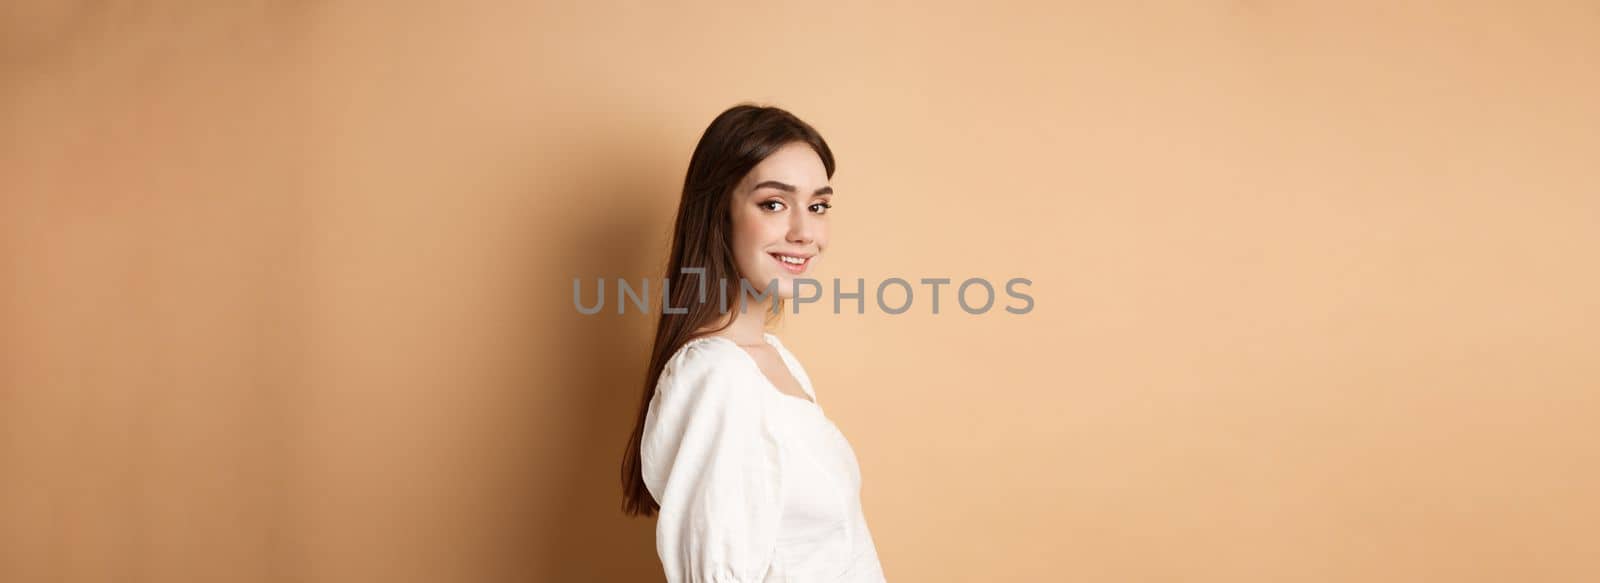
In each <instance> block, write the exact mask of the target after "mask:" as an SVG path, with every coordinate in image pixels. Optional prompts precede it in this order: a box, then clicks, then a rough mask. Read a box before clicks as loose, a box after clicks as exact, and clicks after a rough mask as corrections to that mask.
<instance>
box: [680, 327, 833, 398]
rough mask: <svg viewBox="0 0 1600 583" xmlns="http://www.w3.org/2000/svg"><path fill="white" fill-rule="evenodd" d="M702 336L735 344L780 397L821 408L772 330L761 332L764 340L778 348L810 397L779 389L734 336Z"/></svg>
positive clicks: (786, 367) (801, 387)
mask: <svg viewBox="0 0 1600 583" xmlns="http://www.w3.org/2000/svg"><path fill="white" fill-rule="evenodd" d="M702 338H707V339H711V340H721V341H723V342H727V343H728V344H731V345H733V347H734V348H737V349H738V350H739V354H740V355H742V356H744V361H745V362H746V363H748V364H749V365H750V366H751V368H754V369H756V375H757V376H760V377H761V382H762V383H763V384H765V385H767V388H768V389H771V390H772V392H773V393H775V394H777V395H778V396H779V397H783V398H785V399H794V400H796V401H799V402H801V403H805V404H807V405H811V406H812V407H817V408H821V407H822V406H821V405H818V404H817V401H816V398H817V396H816V394H815V393H813V392H812V390H811V387H808V386H806V384H805V382H804V381H801V380H800V375H799V373H796V372H795V370H794V367H792V366H789V359H788V358H787V355H785V354H784V353H783V352H784V351H783V348H782V347H780V346H779V345H778V343H777V342H776V341H777V336H775V335H773V334H772V333H771V332H762V333H761V340H762V342H766V343H767V345H768V346H771V347H773V348H775V349H777V350H778V360H779V361H782V362H783V369H784V370H786V371H789V376H791V377H794V380H795V382H796V383H799V384H800V390H801V392H804V393H805V394H806V396H807V397H810V398H809V399H803V398H800V397H799V396H797V395H791V394H789V393H785V392H783V389H779V388H778V385H777V384H776V383H773V382H772V379H771V378H769V377H767V373H766V371H763V370H761V363H760V362H758V361H756V357H754V356H752V355H751V354H750V353H749V351H746V350H745V349H744V347H743V346H740V345H739V343H738V342H734V341H733V339H732V338H727V337H724V336H703V337H702Z"/></svg>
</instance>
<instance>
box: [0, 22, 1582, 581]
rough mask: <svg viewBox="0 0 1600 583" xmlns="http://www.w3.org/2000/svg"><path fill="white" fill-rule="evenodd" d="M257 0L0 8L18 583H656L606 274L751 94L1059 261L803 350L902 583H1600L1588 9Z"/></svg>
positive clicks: (793, 322)
mask: <svg viewBox="0 0 1600 583" xmlns="http://www.w3.org/2000/svg"><path fill="white" fill-rule="evenodd" d="M220 4H222V3H212V2H190V3H177V2H167V3H129V2H94V3H88V2H80V3H51V2H22V3H20V4H19V3H17V2H7V3H5V6H4V8H0V23H3V28H0V57H3V62H0V66H3V70H0V71H3V72H0V127H3V128H4V131H3V133H0V136H3V140H4V141H3V142H0V148H3V149H0V192H3V193H4V197H3V202H0V244H3V253H0V262H3V263H0V266H3V269H4V271H3V272H0V273H3V278H4V280H3V286H0V343H3V344H0V358H3V361H0V368H3V371H4V375H3V377H0V379H3V385H0V580H3V581H16V582H24V581H26V582H33V581H72V582H76V581H135V582H144V581H150V582H155V581H162V582H165V581H340V582H344V581H427V582H437V581H651V580H659V565H658V563H657V562H656V558H655V555H654V548H653V542H652V541H653V538H652V537H653V532H652V528H653V523H652V522H651V521H648V520H628V519H625V518H623V517H622V516H621V515H620V514H619V513H618V511H617V506H618V503H619V499H618V496H619V494H618V489H617V486H616V481H617V478H616V475H617V467H618V461H619V460H618V456H619V455H620V451H621V448H622V445H623V441H624V438H625V437H626V432H627V430H628V429H629V427H630V423H631V416H632V414H633V408H634V406H635V402H636V399H637V395H638V391H639V388H638V383H639V381H640V379H641V378H642V376H643V374H644V370H643V368H644V360H643V359H644V358H645V356H646V350H647V337H648V334H649V328H650V325H651V322H650V320H649V319H648V318H646V317H643V316H640V315H638V314H630V315H628V316H625V317H624V316H616V315H614V314H612V315H601V316H594V317H583V316H580V315H578V314H577V313H576V311H575V310H574V309H573V307H572V302H571V278H572V277H575V276H581V277H601V276H604V277H618V276H623V277H630V278H633V279H635V280H637V279H639V278H645V277H659V275H660V273H659V272H660V269H661V266H662V264H663V263H664V261H665V249H666V241H667V237H668V236H669V233H668V231H667V229H668V227H669V218H670V216H671V213H672V212H673V209H674V207H675V205H676V199H677V196H678V191H677V189H678V188H679V187H680V186H681V184H682V179H683V171H684V169H685V166H686V164H687V160H688V156H689V153H690V151H691V149H692V148H693V146H694V143H695V140H696V139H697V138H698V136H699V133H700V131H701V130H702V129H703V128H704V127H705V124H706V123H707V122H709V121H710V119H711V118H712V117H713V116H714V115H716V113H717V112H719V111H721V110H722V109H723V108H725V107H728V106H730V105H733V104H734V103H737V102H739V101H742V100H755V101H759V102H763V103H772V104H777V105H780V106H783V107H785V108H788V109H790V110H792V111H794V112H796V113H797V114H798V115H800V116H801V117H802V118H804V119H806V120H808V121H810V122H812V123H813V124H814V125H816V126H817V127H818V128H819V129H820V130H821V131H822V132H823V134H824V135H825V136H826V137H827V138H828V139H829V140H830V142H831V143H832V145H833V147H834V150H835V151H836V152H837V153H838V156H839V168H840V170H839V172H838V174H837V175H836V177H835V181H834V185H835V187H836V188H837V189H838V192H839V194H838V195H837V197H836V199H835V202H836V208H835V209H834V212H835V214H834V235H833V238H834V240H833V244H832V247H831V253H830V254H831V258H830V264H829V265H828V271H826V272H824V273H822V274H821V275H824V276H828V277H832V276H840V277H847V278H853V277H864V278H867V279H868V280H869V281H871V282H876V281H879V280H882V279H884V278H887V277H892V276H900V277H907V278H915V277H939V276H943V277H952V278H965V277H974V276H976V277H989V278H992V279H996V280H1003V279H1005V278H1009V277H1018V276H1020V277H1028V278H1031V279H1032V280H1033V281H1034V285H1033V287H1032V288H1031V290H1030V291H1031V293H1032V294H1033V295H1034V297H1035V300H1036V302H1037V304H1036V309H1035V310H1034V312H1033V313H1031V314H1029V315H1027V316H1020V317H1019V316H1012V315H1010V314H1006V313H1004V312H1000V311H998V308H997V310H996V312H995V313H991V314H987V315H985V316H982V317H974V316H967V315H966V314H964V313H961V312H960V311H959V310H957V309H955V306H954V304H953V303H949V300H950V297H949V296H944V298H943V299H944V302H945V303H943V306H942V309H941V312H943V313H941V314H940V315H938V316H933V315H931V314H928V313H927V311H926V310H925V309H915V310H913V311H912V312H911V313H908V314H906V315H903V316H898V317H891V316H886V315H883V314H882V313H876V311H875V310H874V311H873V312H874V313H869V314H868V315H867V316H854V315H850V316H832V315H829V314H821V313H802V314H801V315H800V316H798V317H790V318H789V319H788V320H787V321H786V322H785V323H784V324H783V325H782V327H781V328H780V329H779V330H778V332H779V333H780V334H781V335H782V336H783V337H784V338H785V340H786V341H787V343H788V344H789V345H790V347H791V348H793V349H794V350H795V352H796V353H797V354H798V355H799V356H800V358H801V360H802V361H803V362H804V363H805V364H806V366H807V367H808V368H809V370H810V373H811V375H812V376H813V378H814V380H815V381H816V385H817V388H818V390H819V392H820V394H821V398H822V401H823V405H824V406H825V408H826V410H827V412H828V414H829V415H830V416H831V417H832V418H833V419H834V420H835V421H836V422H837V423H838V424H839V425H840V427H841V428H842V429H843V430H844V432H845V434H846V435H847V436H848V437H849V438H850V439H851V441H852V443H853V444H854V446H855V448H856V451H857V453H858V455H859V457H860V460H861V464H862V468H863V472H864V477H865V491H864V494H863V495H864V504H865V507H866V510H867V513H868V519H869V521H870V523H871V525H872V527H873V529H874V534H875V535H876V537H877V540H878V549H879V553H880V555H881V556H882V559H883V563H884V566H885V569H886V571H887V573H888V575H889V577H890V579H891V580H893V581H898V582H911V581H916V582H942V581H1069V580H1073V581H1218V582H1220V581H1230V582H1231V581H1274V582H1275V581H1408V582H1410V581H1447V582H1452V583H1455V582H1466V581H1484V582H1503V581H1592V580H1596V579H1600V543H1597V542H1596V541H1600V501H1597V494H1596V492H1597V491H1600V426H1597V422H1600V359H1596V353H1597V352H1600V350H1597V348H1600V330H1597V324H1600V299H1597V298H1600V268H1597V266H1600V260H1597V259H1600V258H1597V256H1596V255H1597V253H1596V249H1600V171H1597V170H1596V164H1595V160H1596V158H1597V156H1600V67H1596V61H1597V59H1600V35H1596V34H1595V31H1596V30H1600V8H1596V7H1595V5H1594V4H1593V3H1589V2H1568V3H1552V2H1544V3H1526V2H1496V3H1465V2H1441V3H1428V4H1408V3H1401V4H1396V3H1392V2H1361V3H1355V4H1351V3H1342V2H1337V3H1336V2H1325V3H1291V2H1275V1H1239V2H1216V1H1210V2H1173V3H1165V4H1159V3H1158V4H1157V5H1147V6H1142V7H1138V8H1136V7H1133V6H1131V5H1129V4H1131V3H1116V2H1105V3H1082V4H1077V5H1062V4H1059V3H1055V2H1036V3H1025V4H1004V5H1001V4H996V5H991V6H986V7H976V6H963V5H950V6H943V7H937V8H935V7H930V6H928V5H927V4H925V3H911V2H902V3H897V4H887V3H885V4H879V5H877V6H876V7H872V8H866V7H859V6H850V7H847V6H842V5H843V4H855V3H792V4H788V5H768V4H765V3H721V4H692V5H681V6H670V7H669V6H658V5H654V4H655V3H628V4H623V3H617V4H614V5H613V4H610V3H604V2H585V3H582V5H581V6H578V5H577V4H579V3H576V2H574V3H565V2H548V3H527V4H530V5H528V6H522V7H515V6H511V4H512V3H504V2H470V3H445V2H439V3H435V4H431V5H429V4H422V3H407V4H405V5H393V3H378V2H370V3H365V4H364V5H363V4H359V3H354V2H309V1H306V2H244V3H231V5H230V6H222V5H220ZM834 4H840V5H838V6H836V5H834ZM1005 303H1006V302H1005V301H1004V300H1003V299H1002V302H1001V305H1004V304H1005ZM613 305H614V304H613ZM926 305H927V304H919V308H922V307H926Z"/></svg>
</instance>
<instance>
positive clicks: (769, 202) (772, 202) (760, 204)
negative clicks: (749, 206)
mask: <svg viewBox="0 0 1600 583" xmlns="http://www.w3.org/2000/svg"><path fill="white" fill-rule="evenodd" d="M767 205H778V208H771V207H769V206H767ZM756 206H758V207H761V208H762V209H763V210H769V211H773V212H777V211H778V210H781V209H782V208H783V202H782V201H779V200H777V199H773V200H767V201H762V202H758V203H756Z"/></svg>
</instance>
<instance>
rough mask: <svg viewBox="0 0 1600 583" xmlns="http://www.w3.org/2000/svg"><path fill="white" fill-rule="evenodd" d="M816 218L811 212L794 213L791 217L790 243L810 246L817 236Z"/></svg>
mask: <svg viewBox="0 0 1600 583" xmlns="http://www.w3.org/2000/svg"><path fill="white" fill-rule="evenodd" d="M815 222H816V218H815V217H813V216H812V215H811V213H806V212H800V213H793V214H791V215H790V218H789V237H788V238H789V243H791V244H794V245H803V246H809V245H810V244H811V241H812V239H813V238H815V237H816V233H815V232H816V228H817V227H816V223H815Z"/></svg>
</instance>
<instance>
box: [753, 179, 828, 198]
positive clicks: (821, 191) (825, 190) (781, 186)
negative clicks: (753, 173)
mask: <svg viewBox="0 0 1600 583" xmlns="http://www.w3.org/2000/svg"><path fill="white" fill-rule="evenodd" d="M768 186H770V187H773V188H776V189H778V190H782V191H784V192H794V191H796V190H799V189H797V188H795V187H794V185H793V184H784V183H782V182H778V181H776V180H768V181H766V182H762V183H761V184H757V185H756V187H755V188H752V189H750V192H755V191H757V190H761V189H763V188H766V187H768ZM824 194H833V187H832V186H824V187H822V188H818V189H817V190H816V191H815V192H812V193H811V195H812V196H821V195H824Z"/></svg>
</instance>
